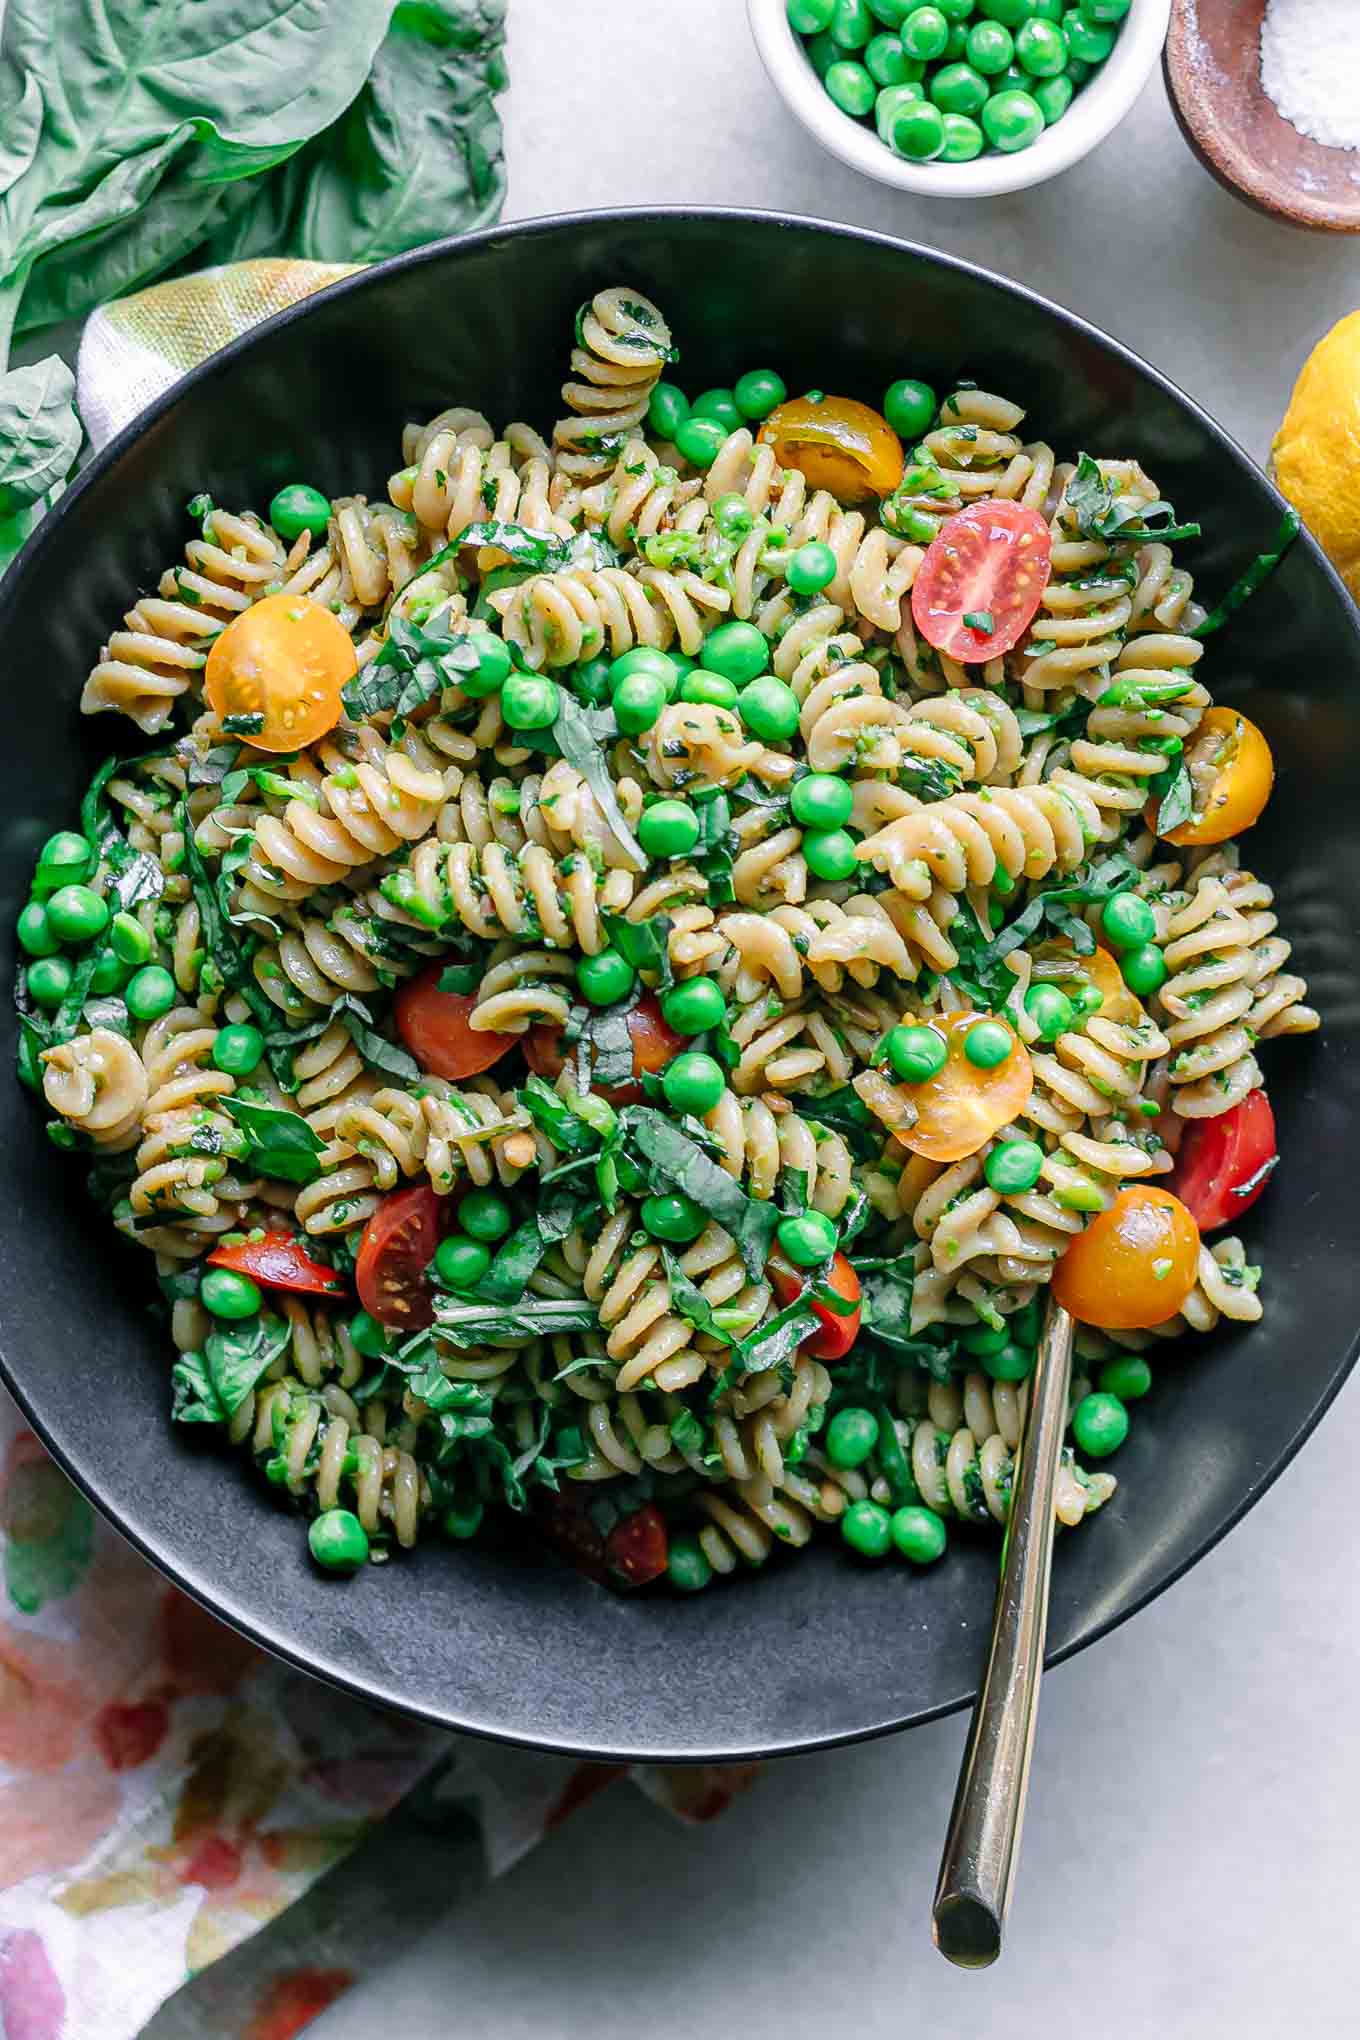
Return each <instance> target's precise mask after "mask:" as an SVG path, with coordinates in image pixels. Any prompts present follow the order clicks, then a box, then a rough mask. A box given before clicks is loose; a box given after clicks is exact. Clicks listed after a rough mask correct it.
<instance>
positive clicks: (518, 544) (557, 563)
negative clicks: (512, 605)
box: [424, 518, 574, 574]
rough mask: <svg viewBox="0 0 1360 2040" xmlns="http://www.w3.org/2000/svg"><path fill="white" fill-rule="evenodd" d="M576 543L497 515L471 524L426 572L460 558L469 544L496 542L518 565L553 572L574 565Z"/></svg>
mask: <svg viewBox="0 0 1360 2040" xmlns="http://www.w3.org/2000/svg"><path fill="white" fill-rule="evenodd" d="M573 544H574V541H573V540H572V539H569V538H558V537H557V535H556V533H555V532H551V531H530V530H529V528H528V526H527V525H525V524H509V523H505V522H502V521H501V520H500V519H498V518H493V519H492V520H491V521H490V522H488V523H483V524H469V526H468V528H467V530H466V531H463V532H460V533H459V535H458V537H457V538H456V539H455V540H454V542H453V544H452V545H446V546H445V547H444V548H443V550H442V552H437V553H435V554H434V555H433V557H432V558H431V559H429V560H427V561H426V563H425V569H424V571H428V569H429V568H430V567H439V566H443V564H444V563H445V561H446V560H456V559H457V557H458V555H459V553H460V552H462V550H463V548H464V547H465V546H469V545H478V546H481V545H494V546H495V547H496V549H497V551H499V552H503V553H505V554H506V555H507V556H508V557H509V559H510V561H511V563H512V564H513V565H514V566H516V567H522V568H528V569H529V571H530V572H531V573H535V574H552V573H557V572H560V571H561V569H562V568H564V567H569V566H570V565H571V564H572V547H573Z"/></svg>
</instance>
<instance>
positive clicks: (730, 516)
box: [710, 489, 756, 545]
mask: <svg viewBox="0 0 1360 2040" xmlns="http://www.w3.org/2000/svg"><path fill="white" fill-rule="evenodd" d="M710 515H711V516H712V518H713V522H714V523H715V524H716V525H717V527H718V529H719V531H720V532H721V533H722V535H723V537H724V538H730V539H731V540H732V541H733V543H734V544H737V545H740V543H741V541H742V540H743V539H744V538H749V537H750V535H751V533H752V532H753V531H754V529H755V522H756V514H755V511H754V510H753V509H752V508H751V506H750V504H749V503H748V502H747V500H746V498H745V497H744V496H743V495H742V494H741V493H740V491H739V490H737V489H728V490H727V492H726V494H724V495H721V496H719V497H718V499H717V501H716V502H715V503H714V505H713V508H712V510H711V512H710Z"/></svg>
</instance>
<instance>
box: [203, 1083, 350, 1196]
mask: <svg viewBox="0 0 1360 2040" xmlns="http://www.w3.org/2000/svg"><path fill="white" fill-rule="evenodd" d="M219 1102H220V1104H221V1108H222V1110H223V1111H224V1112H225V1113H226V1114H227V1115H228V1117H229V1118H231V1119H234V1120H235V1121H236V1124H237V1125H238V1126H239V1127H240V1128H241V1130H242V1132H243V1133H244V1134H245V1136H246V1138H247V1139H248V1140H249V1142H250V1154H249V1157H248V1162H249V1166H250V1167H252V1168H256V1169H259V1170H260V1172H261V1173H262V1174H263V1175H266V1176H274V1177H277V1178H279V1179H280V1180H281V1181H283V1182H285V1183H314V1182H315V1181H316V1179H317V1177H318V1175H319V1174H320V1173H321V1170H320V1164H319V1163H318V1161H317V1156H318V1155H319V1154H320V1153H321V1150H322V1148H323V1146H324V1142H323V1141H321V1140H320V1139H319V1138H318V1136H317V1135H316V1134H315V1133H313V1131H312V1129H311V1127H310V1126H309V1125H308V1124H307V1121H306V1120H305V1119H303V1118H302V1116H301V1115H300V1114H299V1113H297V1112H289V1111H286V1110H285V1109H284V1107H283V1106H281V1105H262V1104H256V1103H254V1102H253V1101H252V1100H251V1099H249V1098H222V1099H221V1100H220V1101H219Z"/></svg>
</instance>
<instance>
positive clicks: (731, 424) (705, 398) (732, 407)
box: [689, 389, 741, 432]
mask: <svg viewBox="0 0 1360 2040" xmlns="http://www.w3.org/2000/svg"><path fill="white" fill-rule="evenodd" d="M689 415H690V417H691V418H716V419H717V421H718V423H719V424H720V425H721V426H722V428H723V431H724V432H737V431H740V429H741V412H740V411H739V410H738V409H737V400H736V398H735V397H734V396H733V394H732V392H731V390H721V389H717V390H704V391H703V393H702V394H701V395H700V396H697V397H696V398H695V399H694V402H693V403H692V404H691V405H690V407H689Z"/></svg>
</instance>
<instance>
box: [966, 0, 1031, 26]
mask: <svg viewBox="0 0 1360 2040" xmlns="http://www.w3.org/2000/svg"><path fill="white" fill-rule="evenodd" d="M978 12H979V14H985V15H986V16H987V18H988V20H989V21H999V22H1001V23H1002V24H1003V25H1004V26H1005V27H1006V28H1019V26H1020V24H1021V22H1022V21H1027V20H1028V19H1029V17H1030V15H1031V14H1032V13H1033V12H1034V0H978Z"/></svg>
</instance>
